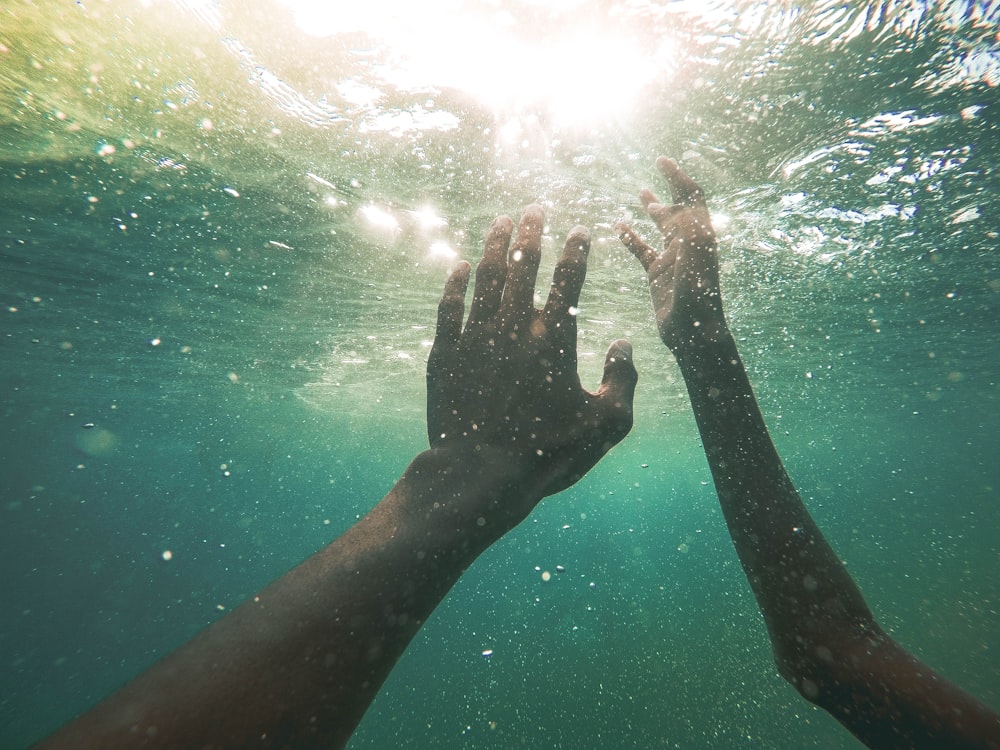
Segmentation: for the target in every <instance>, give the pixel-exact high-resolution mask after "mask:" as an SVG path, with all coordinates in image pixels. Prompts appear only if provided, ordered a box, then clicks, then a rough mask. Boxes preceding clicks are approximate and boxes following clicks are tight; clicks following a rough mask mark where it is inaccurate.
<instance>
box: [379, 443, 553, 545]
mask: <svg viewBox="0 0 1000 750" xmlns="http://www.w3.org/2000/svg"><path fill="white" fill-rule="evenodd" d="M519 463H521V462H520V461H519V460H518V459H516V458H514V457H512V456H510V455H507V454H505V453H503V452H501V451H497V450H493V449H484V448H477V449H474V450H473V449H468V450H467V449H464V448H461V447H457V446H449V447H437V448H431V449H429V450H426V451H424V452H423V453H420V454H418V455H417V456H416V457H415V458H414V459H413V461H412V462H410V465H409V466H408V467H407V468H406V471H404V472H403V476H402V477H401V478H400V480H399V482H398V483H397V485H396V488H395V489H394V492H393V493H391V494H394V495H395V496H396V498H395V501H396V503H397V507H398V509H399V512H400V513H402V514H404V515H405V523H406V524H407V526H408V528H409V529H410V530H411V532H413V533H415V534H417V535H419V538H420V540H422V541H418V542H415V543H421V544H426V545H427V548H428V551H433V554H435V555H441V554H456V555H459V556H465V555H468V556H471V557H470V560H469V561H470V562H471V559H474V558H475V556H477V555H478V554H479V553H481V552H482V551H483V550H485V549H486V548H487V547H489V546H490V545H491V544H492V543H493V542H495V541H496V540H497V539H499V538H500V537H501V536H503V535H504V534H505V533H507V532H508V531H510V530H511V529H512V528H514V526H516V525H517V524H518V523H520V522H521V521H522V520H524V518H525V517H527V515H528V513H530V512H531V510H532V509H533V508H534V507H535V505H536V504H537V503H538V501H539V500H541V497H542V495H541V493H540V492H539V491H538V490H536V489H533V488H532V487H531V486H530V484H531V483H530V482H529V481H528V479H527V477H528V476H529V474H528V472H527V470H526V467H521V466H519V465H518V464H519Z"/></svg>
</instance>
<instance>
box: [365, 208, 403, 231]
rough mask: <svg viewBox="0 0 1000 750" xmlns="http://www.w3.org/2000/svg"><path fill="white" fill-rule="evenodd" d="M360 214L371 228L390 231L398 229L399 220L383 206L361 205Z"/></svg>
mask: <svg viewBox="0 0 1000 750" xmlns="http://www.w3.org/2000/svg"><path fill="white" fill-rule="evenodd" d="M361 215H362V216H363V217H364V219H365V221H367V222H368V225H369V226H370V227H372V228H373V229H377V230H379V231H381V232H390V233H395V232H398V231H399V222H398V221H396V217H394V216H393V215H392V214H391V213H389V212H388V211H386V210H385V209H384V208H379V207H378V206H374V205H367V206H362V207H361Z"/></svg>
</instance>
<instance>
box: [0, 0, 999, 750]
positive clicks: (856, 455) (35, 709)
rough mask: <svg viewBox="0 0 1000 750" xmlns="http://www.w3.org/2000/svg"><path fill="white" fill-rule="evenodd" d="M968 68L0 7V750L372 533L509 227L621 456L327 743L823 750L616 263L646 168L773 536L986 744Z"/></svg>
mask: <svg viewBox="0 0 1000 750" xmlns="http://www.w3.org/2000/svg"><path fill="white" fill-rule="evenodd" d="M345 6H346V7H345ZM998 28H1000V2H997V1H996V0H991V1H989V2H987V1H985V0H984V1H982V2H971V1H969V2H959V1H957V0H956V1H954V2H947V1H945V0H940V1H938V2H934V1H932V0H926V1H922V0H873V1H872V2H868V3H864V2H842V1H840V2H832V1H831V0H819V1H818V2H813V3H801V4H797V3H790V2H784V0H781V1H777V2H759V1H757V0H726V1H724V0H697V1H696V0H690V1H689V0H678V1H676V2H652V1H650V0H617V1H612V0H602V1H595V2H583V1H582V0H559V1H558V2H548V3H543V2H540V1H539V0H519V1H517V2H515V1H512V0H467V1H465V0H427V1H426V2H423V3H408V2H402V1H400V2H395V3H392V2H387V1H386V0H366V2H364V3H354V2H352V3H342V2H315V3H312V4H310V3H308V2H304V1H296V0H79V1H77V2H73V1H71V0H33V1H29V0H3V2H2V4H0V388H2V394H3V395H2V401H0V414H2V417H3V419H2V422H0V568H2V570H3V576H2V584H0V587H2V588H0V591H2V595H3V600H4V606H3V609H2V612H0V747H3V748H11V749H17V748H24V747H27V746H29V745H30V744H31V743H32V742H34V741H36V740H38V739H40V738H41V737H42V736H44V735H45V734H47V733H48V732H51V731H52V730H54V729H55V728H56V727H58V726H59V725H61V724H63V723H64V722H66V721H67V720H69V719H70V718H72V717H73V716H74V715H76V714H77V713H79V712H81V711H83V710H85V709H86V708H88V707H89V706H91V705H93V704H94V703H95V702H96V701H98V700H99V699H100V698H101V697H103V696H105V695H107V694H108V693H110V692H111V691H113V690H114V689H115V688H116V687H118V686H120V685H121V684H123V683H124V682H125V681H127V680H129V679H130V678H131V677H133V676H134V675H136V674H137V673H138V672H140V671H141V670H143V669H144V668H146V667H148V666H149V665H151V664H152V663H154V662H155V661H156V660H157V659H159V658H160V657H162V656H163V655H165V654H167V653H169V652H170V651H171V650H172V649H174V648H176V647H177V646H178V645H180V644H181V643H183V642H184V641H185V640H187V639H188V638H190V637H191V636H192V635H193V634H194V633H196V632H198V631H199V630H200V629H202V628H203V627H205V626H206V625H207V624H208V623H210V622H212V621H214V620H216V619H217V618H219V617H220V616H222V615H223V614H224V613H225V612H227V611H228V610H230V609H232V608H233V607H234V606H236V605H237V604H239V603H240V602H241V601H242V600H244V599H245V598H246V597H248V596H250V595H252V594H253V593H254V592H256V591H258V590H259V589H260V588H262V587H263V586H264V585H266V584H267V583H268V582H270V581H271V580H273V579H274V578H276V577H278V576H279V575H281V574H282V573H284V572H285V571H287V570H288V569H290V568H291V567H293V566H294V565H295V564H297V563H298V562H300V561H301V560H303V559H304V558H306V557H307V556H308V555H310V554H311V553H313V552H315V551H316V550H318V549H319V548H321V547H322V546H323V545H324V544H326V543H328V542H329V541H331V540H332V539H334V538H335V537H336V536H337V535H338V534H339V533H341V532H342V531H343V530H345V529H346V528H348V527H349V526H350V525H351V524H352V523H353V522H354V521H356V519H358V518H359V517H360V515H362V514H364V513H365V512H367V510H368V509H369V508H371V507H372V506H373V505H374V504H375V503H376V502H377V501H378V500H379V499H380V498H381V497H382V496H383V495H384V494H385V493H386V492H387V491H388V489H389V488H390V487H391V486H392V485H393V483H394V482H395V480H396V479H397V478H398V477H399V475H400V474H401V472H402V470H403V469H404V467H405V466H406V465H407V464H408V462H409V461H410V459H411V458H412V457H413V456H414V455H416V453H418V452H419V451H421V450H423V449H424V448H425V447H426V432H425V425H424V368H425V364H426V360H427V355H428V352H429V347H430V342H431V339H432V337H433V333H434V321H435V314H436V305H437V301H438V298H439V296H440V294H441V290H442V287H443V283H444V279H445V277H446V275H447V272H448V270H449V268H450V267H451V266H452V265H453V264H454V263H455V261H456V260H457V259H459V258H462V259H467V260H469V261H470V262H472V263H475V262H476V261H477V260H478V259H479V256H480V254H481V247H482V242H483V238H484V233H485V230H486V228H487V227H488V225H489V223H490V221H491V220H492V219H493V217H495V216H497V215H499V214H509V215H512V216H514V217H515V218H516V217H517V216H518V215H519V213H520V211H521V209H522V207H523V206H524V205H526V204H528V203H531V202H539V203H541V204H542V205H543V206H544V207H545V210H546V215H547V227H546V232H545V237H544V240H543V253H544V255H543V261H542V268H541V270H540V272H539V282H538V288H539V290H540V292H541V293H542V294H544V293H545V290H546V288H547V286H548V280H547V277H548V275H549V274H551V270H552V267H553V265H554V263H555V258H556V253H557V248H560V247H561V245H562V241H563V239H564V238H565V235H566V233H567V232H568V231H569V230H570V228H572V227H573V226H574V225H575V224H584V225H586V226H588V227H590V228H591V232H592V236H593V240H594V246H593V250H592V252H591V256H590V270H589V276H588V279H587V282H586V285H585V286H584V289H583V294H582V297H581V302H580V310H579V315H578V320H579V348H580V368H581V377H582V379H583V382H584V386H585V387H590V388H595V387H596V386H597V384H598V383H599V381H600V375H601V369H602V365H603V357H604V352H605V350H606V348H607V346H608V344H609V343H610V342H611V341H612V340H614V339H616V338H620V337H624V338H629V339H630V340H631V341H632V342H633V345H634V347H635V361H636V365H637V368H638V370H639V375H640V379H639V385H638V388H637V391H636V398H635V404H636V415H635V427H634V429H633V430H632V433H631V434H630V436H629V437H628V438H626V440H625V441H624V442H623V443H622V444H620V445H619V446H617V447H616V448H615V449H614V450H613V451H612V452H611V453H610V454H609V455H608V457H607V458H606V459H605V460H604V461H602V462H601V463H600V464H599V465H598V466H597V467H596V468H595V469H594V470H593V471H592V472H591V473H590V474H589V475H587V476H586V477H585V478H584V479H583V480H581V481H580V482H579V483H578V484H577V485H575V486H574V487H572V488H571V489H569V490H567V491H565V492H564V493H562V494H560V495H558V496H555V497H551V498H548V499H546V500H545V501H544V502H543V503H542V504H541V505H540V506H539V507H538V508H537V509H536V510H535V512H534V513H533V514H532V515H531V516H530V517H529V518H528V519H527V520H526V521H525V522H524V523H523V524H521V525H520V526H519V527H518V528H516V529H515V530H514V531H512V532H511V533H510V534H508V535H507V536H506V537H505V538H504V539H502V540H501V541H500V542H498V543H497V544H495V545H494V546H493V547H492V548H491V549H490V550H488V551H487V552H486V553H485V554H484V555H483V556H482V557H480V558H479V560H478V561H477V562H476V563H475V565H474V566H473V567H472V568H471V569H470V570H469V571H468V572H467V573H466V574H465V575H464V577H463V578H462V579H461V580H460V581H459V583H458V584H457V585H456V586H455V588H454V589H453V591H452V592H451V594H450V595H449V596H448V597H447V599H446V600H445V601H444V603H443V604H442V605H441V606H440V607H439V608H438V609H437V611H436V612H435V613H434V615H433V617H432V618H431V619H430V620H429V621H428V622H427V623H426V625H425V626H424V628H423V629H422V630H421V631H420V633H419V634H418V635H417V637H416V638H415V639H414V641H413V643H412V645H411V646H410V648H409V650H408V651H407V652H406V654H405V655H404V657H403V658H402V660H401V661H400V663H399V664H398V666H397V667H396V669H395V671H394V672H393V673H392V675H391V676H390V678H389V680H388V681H387V683H386V684H385V686H384V688H383V690H382V692H381V693H380V694H379V697H378V698H377V700H376V701H375V703H374V704H373V706H372V707H371V709H370V710H369V711H368V713H367V715H366V717H365V719H364V721H363V722H362V724H361V726H360V728H359V729H358V731H357V733H356V734H355V736H354V738H353V739H352V742H351V745H350V747H351V748H353V749H354V750H362V749H363V748H388V747H392V748H414V749H416V748H469V749H472V748H600V747H615V748H619V747H620V748H632V747H635V748H650V747H665V748H720V749H721V748H727V749H728V748H793V747H794V748H824V749H825V748H856V747H858V746H859V745H858V743H857V741H856V740H854V739H853V738H852V737H851V736H850V735H849V734H848V733H847V732H846V731H845V730H843V729H842V728H840V726H839V725H837V724H836V723H835V722H834V721H833V720H832V719H830V718H829V717H828V716H827V715H825V714H824V713H823V712H822V711H820V710H819V709H817V708H815V707H813V706H812V705H811V704H809V703H807V702H806V701H804V700H803V699H802V698H801V697H800V696H799V695H798V693H796V691H795V690H794V689H793V688H792V687H790V686H789V685H788V684H786V683H785V682H784V681H783V680H782V679H781V678H780V677H779V676H778V674H777V672H776V670H775V668H774V664H773V661H772V659H771V655H770V648H769V645H768V641H767V635H766V632H765V629H764V625H763V620H762V618H761V616H760V613H759V611H758V609H757V606H756V603H755V601H754V599H753V596H752V594H751V592H750V589H749V586H748V584H747V581H746V579H745V577H744V575H743V572H742V569H741V567H740V565H739V562H738V560H737V558H736V555H735V552H734V550H733V548H732V545H731V543H730V540H729V536H728V533H727V531H726V528H725V524H724V522H723V519H722V515H721V513H720V511H719V508H718V503H717V500H716V497H715V490H714V487H713V485H712V483H711V476H710V474H709V471H708V467H707V464H706V462H705V458H704V454H703V451H702V447H701V443H700V441H699V438H698V434H697V430H696V427H695V424H694V420H693V418H692V414H691V409H690V405H689V403H688V400H687V396H686V391H685V389H684V385H683V382H682V380H681V378H680V375H679V372H678V370H677V369H676V365H675V363H674V361H673V358H672V357H671V356H670V354H669V352H668V351H667V350H666V348H665V347H664V346H663V345H662V343H660V341H659V339H658V338H657V336H656V333H655V326H654V323H653V319H652V314H651V309H650V304H649V299H648V293H647V290H646V283H645V278H644V274H643V272H642V269H641V268H640V266H639V264H638V263H637V262H636V261H635V260H634V259H633V258H632V257H631V255H630V254H629V252H628V251H627V250H625V248H624V247H622V246H621V245H620V243H619V242H618V240H617V237H616V235H615V232H614V229H613V227H614V223H615V222H616V221H618V220H620V219H626V220H629V221H631V222H632V223H633V224H634V226H636V228H637V229H639V230H640V231H641V232H642V233H643V234H644V235H645V236H646V237H647V238H649V239H650V240H652V239H653V238H654V237H655V236H656V231H655V227H654V226H653V224H652V223H651V222H650V221H648V220H647V219H646V218H645V216H644V214H643V212H642V208H641V205H640V203H639V200H638V192H639V190H640V189H642V188H644V187H651V188H652V189H653V190H654V191H658V192H659V193H660V194H663V195H665V194H666V193H667V190H666V187H665V185H664V184H663V183H662V182H661V181H660V178H659V176H658V175H657V173H656V170H655V168H654V166H653V164H654V161H655V159H656V157H657V156H658V155H660V154H665V155H667V156H671V157H673V158H676V159H678V161H679V162H680V163H681V165H682V166H683V168H684V169H685V170H686V171H687V172H689V173H690V174H691V175H692V176H693V177H694V178H695V179H697V180H698V181H699V182H700V183H701V184H702V186H703V187H704V188H705V190H706V192H707V194H708V197H709V207H710V209H711V211H712V214H713V218H714V221H715V224H716V227H717V229H718V231H719V235H720V243H721V244H720V253H721V260H722V274H723V279H722V283H723V293H724V296H725V297H726V300H727V309H728V313H729V317H730V322H731V325H732V327H733V329H734V333H735V335H736V336H737V338H738V341H739V346H740V349H741V352H742V354H743V356H744V359H745V360H746V364H747V367H748V369H749V372H750V377H751V380H752V382H753V384H754V387H755V389H756V392H757V395H758V398H759V400H760V402H761V407H762V409H763V411H764V414H765V417H766V419H767V421H768V424H769V426H770V428H771V432H772V435H773V437H774V440H775V442H776V444H777V447H778V450H779V452H780V453H781V455H782V457H783V458H784V460H785V463H786V466H787V468H788V469H789V473H790V474H791V476H792V478H793V480H794V481H795V483H796V484H797V486H798V487H799V489H800V490H801V492H802V495H803V498H804V500H805V502H806V504H807V506H808V507H809V509H810V511H811V512H812V513H813V514H814V516H815V518H816V520H817V521H818V523H819V525H820V526H821V528H822V529H823V530H824V532H825V533H826V535H827V537H828V539H829V540H830V542H831V544H832V545H833V546H834V548H835V549H836V550H837V552H838V554H839V555H840V556H841V557H842V558H843V559H844V560H845V562H846V564H847V565H848V568H849V569H850V571H851V572H852V574H853V575H854V576H855V578H856V579H857V581H858V583H859V585H860V586H861V589H862V590H863V592H864V593H865V595H866V597H867V599H868V602H869V604H870V605H871V607H872V609H873V610H874V612H875V614H876V616H877V617H878V618H879V619H880V621H881V622H882V624H883V625H884V626H885V628H886V630H888V631H890V632H891V633H892V634H893V636H894V637H895V638H896V639H897V640H898V641H900V642H901V643H902V644H903V645H904V646H906V647H907V648H908V649H910V650H912V651H913V652H914V653H916V654H917V655H918V656H919V657H920V658H921V659H923V660H924V661H926V662H927V663H929V664H930V665H932V666H933V667H935V668H937V669H938V670H940V671H941V672H942V673H943V674H945V675H946V676H948V677H949V678H951V679H953V680H954V681H956V682H957V683H958V684H960V685H961V686H962V687H964V688H965V689H967V690H968V691H970V692H972V693H973V694H975V695H977V696H978V697H979V698H981V699H982V700H983V701H985V702H986V703H988V704H989V705H991V706H992V707H994V708H997V707H1000V460H998V459H1000V453H998V447H1000V441H998V436H1000V387H998V383H1000V253H998V245H1000V210H998V207H997V206H998V195H1000V171H998V166H997V165H998V164H1000V35H998V31H997V29H998ZM557 566H560V567H559V568H557ZM543 574H544V575H543Z"/></svg>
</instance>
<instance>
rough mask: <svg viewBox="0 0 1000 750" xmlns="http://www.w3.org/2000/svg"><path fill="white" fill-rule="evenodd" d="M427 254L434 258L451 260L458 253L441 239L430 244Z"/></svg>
mask: <svg viewBox="0 0 1000 750" xmlns="http://www.w3.org/2000/svg"><path fill="white" fill-rule="evenodd" d="M428 255H429V256H430V257H431V258H432V259H435V260H453V259H455V258H457V257H458V253H457V252H456V251H455V250H453V249H452V247H451V245H449V244H448V243H447V242H444V241H443V240H439V241H438V242H435V243H434V244H432V245H431V249H430V252H429V253H428Z"/></svg>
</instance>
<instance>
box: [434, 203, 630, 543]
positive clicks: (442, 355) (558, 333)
mask: <svg viewBox="0 0 1000 750" xmlns="http://www.w3.org/2000/svg"><path fill="white" fill-rule="evenodd" d="M543 224H544V215H543V213H542V209H541V208H540V207H539V206H529V207H528V208H526V209H525V211H524V215H523V217H522V218H521V223H520V226H519V227H518V230H517V240H516V241H515V242H514V244H513V245H511V233H512V230H513V222H512V221H511V220H510V219H509V218H507V217H501V218H498V219H496V220H495V221H494V222H493V225H492V226H491V227H490V230H489V234H488V236H487V239H486V248H485V250H484V253H483V258H482V260H481V261H480V263H479V267H478V269H477V270H476V284H475V292H474V297H473V300H472V307H471V310H470V312H469V319H468V321H467V322H466V324H465V327H464V328H463V327H462V320H463V317H464V314H465V294H466V289H467V287H468V283H469V275H470V271H471V267H470V266H469V264H468V263H466V262H464V261H463V262H461V263H459V264H458V266H457V267H456V268H455V270H454V271H452V273H451V275H450V276H449V278H448V281H447V283H446V285H445V289H444V296H443V298H442V299H441V303H440V306H439V308H438V324H437V333H436V335H435V338H434V346H433V348H432V349H431V354H430V359H429V361H428V363H427V433H428V437H429V438H430V444H431V447H432V448H445V449H453V450H455V451H456V453H457V455H459V456H461V460H462V461H467V462H473V463H474V464H475V462H487V466H486V467H485V470H487V471H488V472H489V473H492V471H493V470H495V469H496V468H497V467H498V466H501V467H502V471H503V474H504V476H505V477H506V478H507V479H508V480H509V481H510V482H511V483H513V485H515V486H516V487H517V490H518V492H516V493H509V494H512V495H518V496H522V495H523V500H522V499H518V500H516V501H514V502H515V503H519V504H521V505H520V507H514V508H509V509H508V510H509V511H510V513H511V516H512V521H513V523H517V522H518V521H520V520H521V519H523V518H524V517H525V516H527V514H528V513H529V512H530V511H531V509H532V508H533V507H534V505H535V504H536V503H537V502H538V501H539V500H541V498H542V497H545V496H548V495H552V494H555V493H556V492H559V491H561V490H563V489H565V488H566V487H569V486H570V485H572V484H573V483H574V482H576V481H577V480H578V479H579V478H580V477H582V476H583V475H584V474H586V473H587V471H589V470H590V469H591V467H593V466H594V464H596V463H597V461H598V460H599V459H600V458H601V457H602V456H603V455H604V454H605V453H607V452H608V450H609V449H610V448H611V447H612V446H613V445H615V444H616V443H618V442H619V441H620V440H621V439H622V438H623V437H625V435H626V434H628V431H629V429H631V427H632V397H633V393H634V391H635V384H636V380H637V378H638V376H637V374H636V371H635V367H634V366H633V364H632V347H631V345H630V344H629V343H628V342H627V341H615V342H614V343H613V344H612V345H611V348H610V349H609V350H608V354H607V358H606V360H605V366H604V378H603V380H602V381H601V385H600V387H599V388H598V389H597V391H596V392H595V393H589V392H588V391H585V390H584V389H583V388H582V387H581V386H580V378H579V375H578V374H577V358H576V305H577V303H578V301H579V297H580V289H581V287H582V286H583V281H584V278H585V277H586V273H587V254H588V252H589V251H590V238H589V235H588V233H587V230H586V229H584V228H583V227H576V228H574V229H573V231H571V232H570V234H569V236H568V237H567V238H566V244H565V248H564V249H563V254H562V258H561V259H560V261H559V262H558V264H557V265H556V269H555V273H554V274H553V280H552V287H551V290H550V292H549V296H548V300H547V302H546V304H545V308H544V309H542V310H537V309H535V307H534V305H533V298H534V292H535V277H536V275H537V273H538V263H539V260H540V257H541V237H542V227H543Z"/></svg>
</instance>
